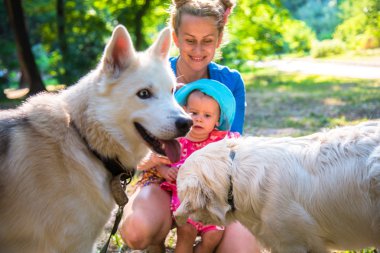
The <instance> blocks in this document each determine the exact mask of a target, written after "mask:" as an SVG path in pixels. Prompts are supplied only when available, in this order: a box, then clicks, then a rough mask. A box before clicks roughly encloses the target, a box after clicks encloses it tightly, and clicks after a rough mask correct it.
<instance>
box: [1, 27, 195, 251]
mask: <svg viewBox="0 0 380 253" xmlns="http://www.w3.org/2000/svg"><path fill="white" fill-rule="evenodd" d="M170 36H171V35H170V31H169V30H168V29H165V30H164V31H162V32H161V33H160V35H159V38H158V39H157V41H156V42H155V43H154V44H153V45H152V46H151V47H150V48H149V49H148V50H146V51H145V52H136V51H135V49H134V47H133V45H132V43H131V39H130V36H129V34H128V32H127V30H126V29H125V28H124V27H123V26H118V27H116V28H115V30H114V32H113V34H112V38H111V40H110V41H109V43H108V45H107V46H106V48H105V51H104V54H103V58H102V60H101V62H100V64H99V65H98V67H97V68H96V69H95V70H93V71H92V72H90V73H89V74H88V75H87V76H85V77H84V78H82V79H81V80H80V81H79V82H78V83H77V84H76V85H74V86H72V87H70V88H69V89H67V90H65V91H63V92H61V93H59V94H41V95H37V96H35V97H32V98H31V99H29V100H28V101H27V102H26V103H24V104H23V105H22V106H20V107H19V108H17V109H14V110H9V111H2V112H1V113H0V172H1V174H0V175H1V176H0V252H2V253H65V252H67V253H89V252H93V251H94V244H95V241H96V239H97V237H98V236H99V235H100V233H101V232H102V229H103V227H104V225H105V223H106V222H107V220H108V219H109V218H110V214H111V211H112V210H113V208H114V207H115V201H114V199H113V192H112V191H111V187H110V180H111V178H112V174H115V175H116V174H118V173H120V172H123V171H124V170H126V171H128V170H131V169H132V168H134V167H135V166H136V164H137V163H138V162H139V160H140V159H141V158H143V157H144V156H145V155H146V153H147V151H148V147H150V148H151V149H153V150H155V151H156V152H159V153H161V154H165V153H166V155H167V156H169V158H171V159H172V160H176V159H177V156H178V154H179V149H178V148H179V145H178V143H177V142H175V141H173V139H174V138H176V137H178V136H180V135H184V134H185V133H186V132H187V131H188V130H189V128H190V126H191V122H192V121H191V119H190V117H188V116H187V115H186V114H185V113H184V111H183V110H182V109H181V108H180V106H179V105H178V104H177V103H176V102H175V99H174V97H173V94H172V93H173V89H174V87H175V84H176V80H175V77H174V74H173V73H172V70H171V69H170V66H169V62H168V52H169V48H170V45H171V38H170ZM109 164H113V165H115V164H119V165H121V167H120V166H119V167H115V166H108V165H109ZM106 168H107V169H109V170H112V169H114V170H115V169H119V171H117V170H115V171H109V170H107V169H106Z"/></svg>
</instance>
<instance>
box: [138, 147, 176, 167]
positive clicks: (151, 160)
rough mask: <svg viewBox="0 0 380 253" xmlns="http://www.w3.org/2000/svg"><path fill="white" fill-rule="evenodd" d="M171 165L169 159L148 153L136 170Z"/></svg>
mask: <svg viewBox="0 0 380 253" xmlns="http://www.w3.org/2000/svg"><path fill="white" fill-rule="evenodd" d="M168 164H171V162H170V160H169V158H167V157H166V156H162V155H158V154H156V153H153V152H152V151H149V153H148V154H147V155H146V156H145V157H144V158H143V159H142V160H141V161H140V163H139V164H138V165H137V169H138V170H149V169H151V168H154V167H158V166H160V165H168Z"/></svg>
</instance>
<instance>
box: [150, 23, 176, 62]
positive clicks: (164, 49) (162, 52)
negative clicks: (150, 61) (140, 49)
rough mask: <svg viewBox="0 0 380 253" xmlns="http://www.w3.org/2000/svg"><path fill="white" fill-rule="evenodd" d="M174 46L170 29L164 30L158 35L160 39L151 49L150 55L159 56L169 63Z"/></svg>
mask: <svg viewBox="0 0 380 253" xmlns="http://www.w3.org/2000/svg"><path fill="white" fill-rule="evenodd" d="M171 45H172V39H171V35H170V28H168V27H167V28H165V29H163V30H162V31H161V32H160V34H159V35H158V39H157V40H156V41H155V42H154V43H153V45H152V46H150V47H149V49H148V52H149V53H150V54H153V55H156V56H158V57H159V58H160V59H162V60H165V61H167V60H168V58H169V50H170V47H171Z"/></svg>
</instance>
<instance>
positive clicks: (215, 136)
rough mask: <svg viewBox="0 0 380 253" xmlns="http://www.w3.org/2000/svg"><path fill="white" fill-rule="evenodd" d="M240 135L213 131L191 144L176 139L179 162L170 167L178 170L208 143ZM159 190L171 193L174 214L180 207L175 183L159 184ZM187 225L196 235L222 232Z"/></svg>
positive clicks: (214, 228)
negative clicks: (203, 138)
mask: <svg viewBox="0 0 380 253" xmlns="http://www.w3.org/2000/svg"><path fill="white" fill-rule="evenodd" d="M239 136H240V134H239V133H238V132H229V131H219V130H213V131H212V132H211V133H210V135H209V137H208V138H207V139H206V140H204V141H201V142H193V141H190V140H189V139H186V138H185V137H180V138H178V141H179V143H180V144H181V147H182V150H181V158H180V160H179V162H177V163H174V164H172V165H171V166H172V167H176V168H178V169H179V168H180V167H181V165H182V164H183V163H184V162H185V160H186V159H187V158H188V157H189V156H190V155H191V154H192V153H194V151H197V150H199V149H201V148H203V147H204V146H206V145H207V144H209V143H212V142H216V141H220V140H222V139H224V138H225V137H226V138H237V137H239ZM161 188H162V189H164V190H166V191H168V192H171V195H172V198H171V211H172V212H174V211H175V210H177V208H178V207H179V205H180V201H179V199H178V195H177V185H176V183H175V182H174V183H172V182H167V181H164V182H162V183H161ZM187 222H188V223H190V224H192V225H193V226H194V227H195V228H196V229H197V231H198V234H203V233H205V232H207V231H210V230H224V228H223V227H219V226H215V225H203V224H202V223H201V222H196V221H193V220H191V219H188V220H187Z"/></svg>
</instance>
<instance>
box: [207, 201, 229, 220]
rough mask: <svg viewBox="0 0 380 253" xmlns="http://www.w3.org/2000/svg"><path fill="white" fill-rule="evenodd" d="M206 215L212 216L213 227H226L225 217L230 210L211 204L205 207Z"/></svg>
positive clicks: (226, 207)
mask: <svg viewBox="0 0 380 253" xmlns="http://www.w3.org/2000/svg"><path fill="white" fill-rule="evenodd" d="M207 210H208V213H209V214H210V215H211V216H213V217H212V220H213V221H214V222H213V223H215V225H226V215H227V212H228V210H230V208H229V207H228V206H223V205H219V204H215V203H214V202H211V203H210V204H208V205H207Z"/></svg>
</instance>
